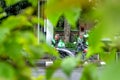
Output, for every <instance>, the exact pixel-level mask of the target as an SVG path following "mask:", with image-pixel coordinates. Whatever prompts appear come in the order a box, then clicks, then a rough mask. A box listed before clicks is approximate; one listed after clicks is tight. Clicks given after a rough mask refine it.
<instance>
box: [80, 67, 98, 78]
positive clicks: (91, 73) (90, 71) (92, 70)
mask: <svg viewBox="0 0 120 80" xmlns="http://www.w3.org/2000/svg"><path fill="white" fill-rule="evenodd" d="M97 74H98V73H97V68H96V67H95V66H93V65H88V66H86V67H85V68H84V70H83V73H82V77H81V78H80V80H98V76H97Z"/></svg>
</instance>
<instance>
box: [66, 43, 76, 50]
mask: <svg viewBox="0 0 120 80" xmlns="http://www.w3.org/2000/svg"><path fill="white" fill-rule="evenodd" d="M65 47H66V48H68V49H71V50H76V44H74V43H71V42H69V43H66V44H65Z"/></svg>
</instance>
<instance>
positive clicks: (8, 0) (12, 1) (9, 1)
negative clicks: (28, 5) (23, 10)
mask: <svg viewBox="0 0 120 80" xmlns="http://www.w3.org/2000/svg"><path fill="white" fill-rule="evenodd" d="M19 1H21V0H5V2H6V4H7V6H10V5H13V4H15V3H17V2H19Z"/></svg>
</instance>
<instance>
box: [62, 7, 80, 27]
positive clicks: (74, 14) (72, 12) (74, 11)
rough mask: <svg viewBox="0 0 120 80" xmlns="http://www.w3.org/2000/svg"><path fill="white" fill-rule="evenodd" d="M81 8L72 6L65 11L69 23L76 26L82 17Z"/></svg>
mask: <svg viewBox="0 0 120 80" xmlns="http://www.w3.org/2000/svg"><path fill="white" fill-rule="evenodd" d="M80 13H81V9H80V8H76V7H75V8H71V9H68V10H66V11H64V16H65V18H66V19H67V21H68V23H69V24H71V25H72V26H74V27H75V25H76V24H75V23H76V22H77V20H78V18H79V17H80Z"/></svg>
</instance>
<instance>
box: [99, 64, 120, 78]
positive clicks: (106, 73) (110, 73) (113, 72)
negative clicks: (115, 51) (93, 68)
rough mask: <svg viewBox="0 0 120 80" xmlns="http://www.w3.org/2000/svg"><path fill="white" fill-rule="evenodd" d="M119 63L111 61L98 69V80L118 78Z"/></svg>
mask: <svg viewBox="0 0 120 80" xmlns="http://www.w3.org/2000/svg"><path fill="white" fill-rule="evenodd" d="M119 68H120V63H119V62H118V63H115V62H114V63H113V64H110V65H109V66H107V67H105V68H103V70H101V71H100V76H99V80H119V79H120V75H119V74H120V69H119Z"/></svg>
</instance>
